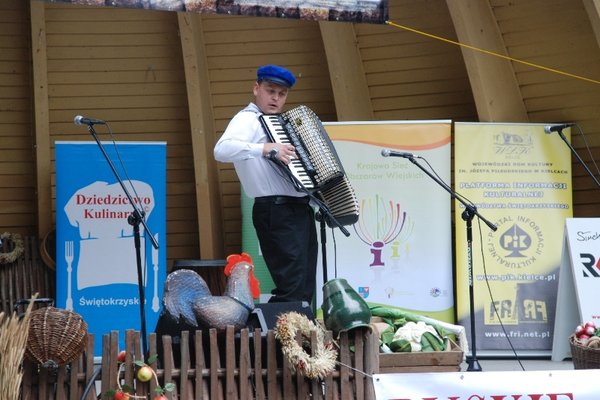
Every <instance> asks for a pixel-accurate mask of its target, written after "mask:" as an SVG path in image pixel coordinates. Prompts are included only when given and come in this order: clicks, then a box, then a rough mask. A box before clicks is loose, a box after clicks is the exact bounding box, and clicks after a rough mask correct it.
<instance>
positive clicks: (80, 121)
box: [73, 115, 106, 125]
mask: <svg viewBox="0 0 600 400" xmlns="http://www.w3.org/2000/svg"><path fill="white" fill-rule="evenodd" d="M73 122H75V125H106V122H104V121H102V120H101V119H93V118H86V117H83V116H81V115H76V116H75V118H74V119H73Z"/></svg>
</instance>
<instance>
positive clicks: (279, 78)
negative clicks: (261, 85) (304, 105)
mask: <svg viewBox="0 0 600 400" xmlns="http://www.w3.org/2000/svg"><path fill="white" fill-rule="evenodd" d="M256 77H257V81H259V82H260V81H263V80H266V81H269V82H273V83H276V84H278V85H281V86H285V87H288V88H291V87H292V86H294V83H296V78H295V77H294V74H292V73H291V72H290V71H288V70H287V69H285V68H283V67H280V66H279V65H263V66H262V67H260V68H258V70H257V71H256Z"/></svg>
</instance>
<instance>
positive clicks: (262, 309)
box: [246, 301, 315, 336]
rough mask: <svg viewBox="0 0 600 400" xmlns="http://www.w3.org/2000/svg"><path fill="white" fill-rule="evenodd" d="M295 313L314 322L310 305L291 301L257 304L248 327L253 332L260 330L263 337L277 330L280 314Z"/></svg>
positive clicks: (249, 318)
mask: <svg viewBox="0 0 600 400" xmlns="http://www.w3.org/2000/svg"><path fill="white" fill-rule="evenodd" d="M291 311H295V312H298V313H300V314H304V315H305V316H306V317H307V318H308V319H309V320H311V321H314V320H315V316H314V313H313V311H312V309H311V308H310V304H308V303H307V302H305V301H291V302H282V303H262V304H255V305H254V310H253V311H252V313H251V314H250V316H249V317H248V322H247V323H246V327H247V328H248V329H249V330H250V331H253V330H254V329H257V328H260V330H261V335H263V336H264V335H266V334H267V331H268V330H273V329H275V326H276V324H277V318H278V317H279V315H280V314H285V313H287V312H291Z"/></svg>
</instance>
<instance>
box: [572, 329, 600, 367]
mask: <svg viewBox="0 0 600 400" xmlns="http://www.w3.org/2000/svg"><path fill="white" fill-rule="evenodd" d="M569 344H570V345H571V356H572V357H573V366H574V367H575V369H597V368H600V349H595V348H591V347H587V346H584V345H583V344H582V343H581V341H579V340H578V339H576V338H575V336H573V335H571V337H569Z"/></svg>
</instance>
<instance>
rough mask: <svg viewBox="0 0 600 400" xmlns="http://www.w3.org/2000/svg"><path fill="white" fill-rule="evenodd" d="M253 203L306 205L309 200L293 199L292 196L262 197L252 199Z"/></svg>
mask: <svg viewBox="0 0 600 400" xmlns="http://www.w3.org/2000/svg"><path fill="white" fill-rule="evenodd" d="M254 202H255V203H271V204H308V203H309V202H310V198H309V197H308V196H305V197H294V196H263V197H257V198H255V199H254Z"/></svg>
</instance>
